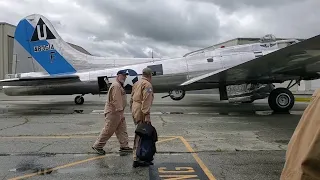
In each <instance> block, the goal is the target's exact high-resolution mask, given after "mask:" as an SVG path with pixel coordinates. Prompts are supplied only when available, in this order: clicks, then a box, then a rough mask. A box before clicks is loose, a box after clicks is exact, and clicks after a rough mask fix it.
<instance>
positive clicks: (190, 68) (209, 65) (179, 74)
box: [3, 41, 291, 96]
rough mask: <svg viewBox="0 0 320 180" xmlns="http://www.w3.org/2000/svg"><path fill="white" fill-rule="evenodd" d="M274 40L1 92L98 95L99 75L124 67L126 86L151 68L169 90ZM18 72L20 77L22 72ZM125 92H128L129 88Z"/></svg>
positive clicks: (158, 84)
mask: <svg viewBox="0 0 320 180" xmlns="http://www.w3.org/2000/svg"><path fill="white" fill-rule="evenodd" d="M287 42H289V41H287ZM290 42H291V41H290ZM273 43H275V44H276V45H273V46H269V47H265V46H262V44H261V43H255V44H250V45H240V46H234V47H228V48H218V49H215V50H212V51H207V52H201V53H198V54H194V55H190V56H187V57H181V58H173V59H165V60H160V61H155V62H146V63H140V64H133V65H126V66H121V67H114V68H107V69H101V70H92V71H78V72H76V73H75V75H78V76H79V77H80V81H79V82H73V83H61V84H55V85H52V84H50V85H46V84H43V85H39V86H23V87H18V86H4V87H3V89H4V93H5V94H6V95H9V96H24V95H72V94H99V93H100V90H99V85H98V77H107V78H108V80H109V82H110V83H112V82H113V81H114V80H115V77H116V73H117V72H118V70H120V69H127V70H128V72H129V76H128V77H127V80H126V82H125V84H124V86H126V87H128V86H130V85H132V84H133V80H134V79H135V78H138V79H139V78H141V72H142V70H143V69H144V68H145V67H151V68H152V69H154V70H155V71H156V74H155V75H154V76H153V77H152V84H153V87H154V92H155V93H161V92H168V91H170V90H176V89H181V87H179V85H180V84H181V83H183V82H185V81H187V80H188V79H190V78H193V77H196V76H199V75H202V74H205V73H209V72H213V71H216V70H220V69H228V68H230V67H233V66H236V65H239V64H242V63H244V62H247V61H250V60H253V59H255V58H257V57H260V56H262V55H266V54H268V53H271V52H273V51H276V50H278V49H280V47H279V46H278V44H280V43H286V41H281V42H280V43H279V42H277V43H276V42H273ZM264 44H265V43H264ZM269 44H270V43H269ZM21 75H22V76H23V74H21ZM218 86H219V82H209V83H208V82H206V83H196V84H192V85H190V86H186V87H184V90H186V91H190V90H201V89H213V88H217V87H218ZM127 92H128V93H130V91H127Z"/></svg>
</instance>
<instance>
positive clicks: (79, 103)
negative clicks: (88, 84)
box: [74, 94, 84, 105]
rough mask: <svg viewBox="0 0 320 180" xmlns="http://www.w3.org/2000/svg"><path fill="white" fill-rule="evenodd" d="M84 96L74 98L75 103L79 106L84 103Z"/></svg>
mask: <svg viewBox="0 0 320 180" xmlns="http://www.w3.org/2000/svg"><path fill="white" fill-rule="evenodd" d="M83 96H84V94H82V95H81V96H77V97H75V98H74V102H75V103H76V104H78V105H81V104H83V103H84V98H83Z"/></svg>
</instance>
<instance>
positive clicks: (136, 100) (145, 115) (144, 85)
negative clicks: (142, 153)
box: [130, 77, 154, 161]
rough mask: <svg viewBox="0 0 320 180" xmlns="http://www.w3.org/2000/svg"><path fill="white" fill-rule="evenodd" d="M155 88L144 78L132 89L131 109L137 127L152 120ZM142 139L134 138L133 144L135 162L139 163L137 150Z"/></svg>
mask: <svg viewBox="0 0 320 180" xmlns="http://www.w3.org/2000/svg"><path fill="white" fill-rule="evenodd" d="M153 98H154V96H153V87H152V84H151V83H150V82H149V81H148V80H147V78H145V77H142V78H141V80H139V81H138V82H136V83H135V84H134V85H133V87H132V92H131V100H130V108H131V111H132V117H133V120H134V123H135V125H136V127H137V125H138V124H139V123H142V122H144V121H145V119H150V109H151V105H152V102H153ZM139 140H140V137H139V136H137V135H135V136H134V144H133V160H134V161H137V157H136V150H137V144H138V142H139Z"/></svg>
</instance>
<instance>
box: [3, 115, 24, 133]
mask: <svg viewBox="0 0 320 180" xmlns="http://www.w3.org/2000/svg"><path fill="white" fill-rule="evenodd" d="M24 119H25V121H24V122H23V123H21V124H17V125H14V126H11V127H5V128H2V129H0V131H2V130H6V129H11V128H15V127H18V126H22V125H24V124H27V123H28V122H29V119H28V118H26V117H25V118H24Z"/></svg>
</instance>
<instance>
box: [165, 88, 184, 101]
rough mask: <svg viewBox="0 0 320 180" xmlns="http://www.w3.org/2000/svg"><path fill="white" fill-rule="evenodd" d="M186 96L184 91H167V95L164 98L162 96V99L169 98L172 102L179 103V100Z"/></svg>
mask: <svg viewBox="0 0 320 180" xmlns="http://www.w3.org/2000/svg"><path fill="white" fill-rule="evenodd" d="M185 95H186V91H185V90H181V89H179V90H171V91H169V94H168V95H166V96H163V97H162V98H166V97H168V96H170V98H171V99H172V100H174V101H180V100H181V99H183V98H184V96H185Z"/></svg>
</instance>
